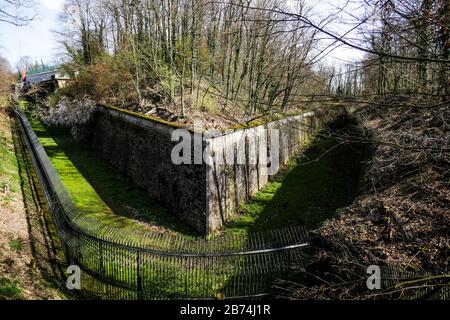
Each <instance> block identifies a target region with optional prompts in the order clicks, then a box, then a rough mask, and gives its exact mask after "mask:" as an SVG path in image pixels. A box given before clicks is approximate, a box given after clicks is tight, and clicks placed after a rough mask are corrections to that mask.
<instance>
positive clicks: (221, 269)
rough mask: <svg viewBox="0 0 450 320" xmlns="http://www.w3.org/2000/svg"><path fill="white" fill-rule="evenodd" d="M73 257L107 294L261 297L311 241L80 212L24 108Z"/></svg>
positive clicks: (92, 286) (88, 290)
mask: <svg viewBox="0 0 450 320" xmlns="http://www.w3.org/2000/svg"><path fill="white" fill-rule="evenodd" d="M16 114H17V118H18V122H19V123H20V127H21V130H22V136H23V140H24V141H25V142H26V144H27V146H28V150H29V153H30V157H31V159H32V162H33V166H34V168H35V172H36V175H37V177H38V179H39V181H40V184H41V186H42V190H43V193H44V195H45V197H46V200H47V204H48V207H49V209H50V212H51V215H52V219H53V224H54V225H55V227H56V229H57V232H58V235H59V238H60V240H61V243H62V247H63V250H64V254H65V256H66V259H67V262H68V263H69V264H72V265H77V266H79V267H80V268H81V270H82V271H83V272H82V282H81V285H82V290H83V292H84V293H85V294H87V295H92V296H93V297H95V298H106V299H223V298H257V297H261V296H264V295H267V294H268V293H269V292H270V286H271V283H272V281H273V280H274V279H275V278H276V277H278V276H280V275H282V274H284V273H286V272H288V271H289V269H290V266H291V265H292V264H296V263H300V262H301V259H302V257H303V254H302V253H303V249H304V247H306V246H308V236H307V232H306V230H305V229H304V228H303V227H293V226H292V227H287V228H284V229H280V230H273V231H267V232H259V233H253V234H246V235H236V236H226V237H225V236H222V237H219V238H217V239H213V240H205V239H198V240H190V239H186V238H183V237H181V236H171V235H168V234H156V233H145V234H142V235H140V236H139V237H133V238H130V237H129V236H127V235H125V234H124V233H123V232H122V230H121V229H120V228H118V227H114V226H104V225H101V224H99V223H98V222H96V221H95V220H91V221H86V220H83V225H86V226H87V225H89V226H90V227H89V228H81V227H80V225H79V224H77V222H76V221H78V219H79V216H80V215H79V213H77V210H76V208H75V206H74V205H73V203H72V202H71V200H70V197H69V195H68V193H67V191H66V190H65V188H64V186H63V185H62V183H61V181H60V179H59V176H58V174H57V173H56V171H55V169H54V168H53V166H52V165H51V163H50V160H49V159H48V157H47V155H46V154H45V151H44V149H43V147H42V145H41V144H40V143H39V141H38V139H37V136H36V135H35V133H34V131H33V129H32V128H31V125H30V124H29V122H28V120H27V119H26V117H25V115H24V114H23V113H21V112H20V111H19V110H16Z"/></svg>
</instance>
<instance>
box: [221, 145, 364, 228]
mask: <svg viewBox="0 0 450 320" xmlns="http://www.w3.org/2000/svg"><path fill="white" fill-rule="evenodd" d="M363 156H364V147H363V146H361V145H357V144H350V145H340V144H339V143H338V142H337V141H336V140H334V139H331V138H320V137H316V138H315V139H314V141H312V142H311V144H310V147H309V148H307V149H306V150H305V151H304V152H303V153H302V155H301V157H300V158H299V159H298V160H296V161H292V162H291V163H290V164H289V165H288V166H287V168H285V170H284V171H283V172H281V173H280V174H278V175H277V176H275V177H274V178H273V179H272V181H271V182H269V183H268V184H267V185H266V186H265V187H264V188H263V189H261V190H260V191H259V192H258V193H257V194H256V195H255V196H254V197H253V198H252V199H251V200H250V201H249V202H248V203H246V204H244V205H242V206H241V210H240V214H238V215H237V216H236V217H235V218H234V219H232V221H230V222H229V223H228V224H227V232H230V233H242V232H244V231H258V230H267V229H276V228H280V227H284V226H288V225H304V226H305V227H306V228H307V229H309V230H312V229H315V228H317V227H319V226H320V225H321V224H322V223H323V222H324V221H325V220H327V219H330V218H332V217H333V216H334V215H335V213H336V210H337V209H338V208H341V207H343V206H345V205H348V204H349V203H350V202H351V201H352V199H353V197H354V196H355V193H356V192H357V189H358V184H359V180H360V174H361V170H362V165H361V161H362V160H363Z"/></svg>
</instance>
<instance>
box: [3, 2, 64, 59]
mask: <svg viewBox="0 0 450 320" xmlns="http://www.w3.org/2000/svg"><path fill="white" fill-rule="evenodd" d="M63 3H64V0H40V4H39V6H38V7H37V8H36V11H37V12H36V13H37V17H36V18H35V20H34V21H32V22H31V23H30V24H29V25H28V26H23V27H16V26H13V25H10V24H7V23H0V54H1V55H2V56H4V57H6V58H7V59H8V61H9V62H10V64H11V66H13V67H14V66H15V65H16V63H17V62H18V61H19V59H20V57H21V56H30V57H32V58H33V59H34V60H37V61H41V59H42V60H43V61H44V62H46V63H52V62H53V60H55V58H56V57H57V51H58V50H57V42H56V39H55V36H54V34H53V33H52V30H56V29H57V27H58V23H57V17H58V14H59V13H60V12H61V10H62V7H63Z"/></svg>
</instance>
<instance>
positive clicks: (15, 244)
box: [9, 239, 23, 252]
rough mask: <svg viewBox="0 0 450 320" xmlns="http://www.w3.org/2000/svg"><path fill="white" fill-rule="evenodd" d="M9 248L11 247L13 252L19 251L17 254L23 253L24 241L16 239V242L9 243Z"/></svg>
mask: <svg viewBox="0 0 450 320" xmlns="http://www.w3.org/2000/svg"><path fill="white" fill-rule="evenodd" d="M9 247H10V248H11V249H12V250H15V251H17V252H20V251H22V250H23V243H22V240H21V239H14V240H11V242H10V243H9Z"/></svg>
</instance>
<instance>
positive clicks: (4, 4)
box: [0, 0, 37, 26]
mask: <svg viewBox="0 0 450 320" xmlns="http://www.w3.org/2000/svg"><path fill="white" fill-rule="evenodd" d="M36 5H37V2H36V1H35V0H0V22H4V23H8V24H12V25H15V26H25V25H27V24H29V23H30V22H31V21H33V20H34V18H36V16H37V14H35V13H30V11H31V10H32V9H33V8H35V6H36Z"/></svg>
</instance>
